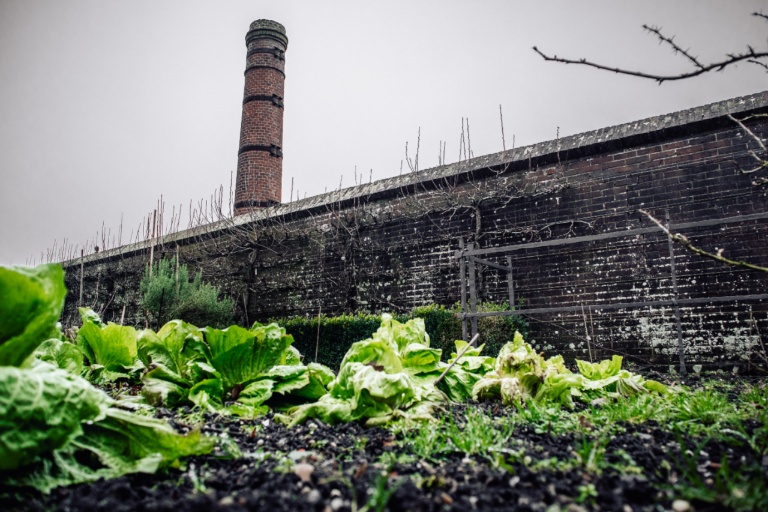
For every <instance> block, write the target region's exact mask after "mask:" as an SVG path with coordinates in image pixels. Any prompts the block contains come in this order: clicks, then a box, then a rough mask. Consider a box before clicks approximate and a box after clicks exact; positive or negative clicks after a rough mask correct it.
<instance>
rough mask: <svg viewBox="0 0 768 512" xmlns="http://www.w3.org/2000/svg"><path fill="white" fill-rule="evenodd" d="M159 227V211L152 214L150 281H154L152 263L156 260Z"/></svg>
mask: <svg viewBox="0 0 768 512" xmlns="http://www.w3.org/2000/svg"><path fill="white" fill-rule="evenodd" d="M156 225H157V210H155V213H153V214H152V238H150V240H149V244H150V245H149V279H150V280H151V279H152V263H153V261H154V259H155V226H156Z"/></svg>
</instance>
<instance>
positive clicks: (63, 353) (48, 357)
mask: <svg viewBox="0 0 768 512" xmlns="http://www.w3.org/2000/svg"><path fill="white" fill-rule="evenodd" d="M34 355H35V357H36V358H37V359H39V360H40V361H44V362H46V363H49V364H52V365H53V366H55V367H57V368H61V369H62V370H66V371H68V372H69V373H72V374H75V375H80V373H81V372H82V371H83V352H82V350H80V349H79V348H78V346H77V345H75V344H73V343H69V342H68V341H63V340H60V339H57V338H51V339H49V340H45V341H44V342H42V343H41V344H40V346H38V347H37V349H36V350H35V352H34Z"/></svg>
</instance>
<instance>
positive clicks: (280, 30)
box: [245, 20, 288, 48]
mask: <svg viewBox="0 0 768 512" xmlns="http://www.w3.org/2000/svg"><path fill="white" fill-rule="evenodd" d="M252 39H274V40H275V41H277V42H279V43H282V44H283V45H284V46H285V47H286V48H287V47H288V36H286V35H285V27H284V26H282V25H281V24H280V23H278V22H276V21H272V20H256V21H254V22H253V23H251V26H250V28H249V30H248V33H247V34H246V35H245V44H246V45H247V44H248V43H250V42H251V40H252Z"/></svg>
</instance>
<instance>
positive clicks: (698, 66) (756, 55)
mask: <svg viewBox="0 0 768 512" xmlns="http://www.w3.org/2000/svg"><path fill="white" fill-rule="evenodd" d="M752 15H753V16H756V17H759V18H763V19H765V20H768V15H765V14H763V13H758V12H754V13H752ZM643 28H644V29H645V30H646V31H647V32H649V33H651V34H653V35H655V36H656V37H657V38H658V39H659V43H660V44H664V45H666V46H669V47H670V48H672V51H673V52H674V53H675V54H679V55H682V56H683V57H684V58H685V59H686V60H688V61H689V62H690V63H691V64H692V65H693V67H694V69H693V70H692V71H688V72H683V73H679V74H676V75H664V74H654V73H649V72H645V71H632V70H629V69H626V68H622V67H618V66H607V65H604V64H599V63H597V62H592V61H590V60H587V59H586V58H581V59H566V58H563V57H558V56H557V55H548V54H546V53H544V52H542V51H541V50H539V49H538V47H536V46H534V47H533V51H535V52H536V53H538V54H539V55H540V56H541V57H542V58H543V59H544V60H546V61H552V62H560V63H562V64H580V65H582V66H588V67H592V68H595V69H601V70H604V71H612V72H614V73H618V74H620V75H629V76H636V77H639V78H647V79H650V80H655V81H656V82H658V83H663V82H670V81H674V80H685V79H687V78H693V77H696V76H699V75H702V74H704V73H708V72H710V71H722V70H723V69H725V68H726V67H728V66H731V65H733V64H736V63H738V62H741V61H747V62H750V63H752V64H758V65H760V66H762V67H764V68H766V70H767V71H768V64H766V63H765V62H763V61H762V60H761V59H768V51H760V52H758V51H755V49H754V48H752V47H751V46H749V45H747V49H746V51H742V52H738V53H727V54H726V58H725V59H723V60H720V61H717V62H711V63H709V64H703V63H702V62H701V61H700V60H699V58H698V57H696V56H694V55H693V54H691V52H690V49H683V48H682V47H681V46H679V45H678V44H677V43H676V42H675V41H674V39H675V38H674V36H673V37H667V36H665V35H664V34H662V33H661V28H659V27H654V26H650V25H643Z"/></svg>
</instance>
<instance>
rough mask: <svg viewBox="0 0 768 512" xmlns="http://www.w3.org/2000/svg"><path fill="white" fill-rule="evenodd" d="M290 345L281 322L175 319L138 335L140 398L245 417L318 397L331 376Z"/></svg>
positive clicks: (329, 371)
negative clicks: (217, 325) (199, 323)
mask: <svg viewBox="0 0 768 512" xmlns="http://www.w3.org/2000/svg"><path fill="white" fill-rule="evenodd" d="M292 342H293V338H292V337H291V336H290V335H287V334H286V333H285V329H283V328H281V327H280V326H278V325H277V324H270V325H262V324H260V323H258V322H257V323H255V324H254V325H253V327H251V329H244V328H242V327H238V326H230V327H228V328H226V329H221V330H220V329H214V328H211V327H206V328H205V329H198V328H197V327H195V326H193V325H190V324H187V323H185V322H182V321H179V320H173V321H171V322H168V323H167V324H166V325H164V326H163V327H162V328H161V329H160V331H158V332H157V334H155V333H154V332H152V331H149V330H145V331H142V332H141V333H140V334H139V357H140V359H141V360H142V362H143V363H144V364H145V365H146V366H147V368H148V371H147V373H145V374H144V376H143V378H142V381H143V383H144V387H143V389H142V394H143V395H144V396H145V398H146V399H147V401H148V402H149V403H151V404H154V405H159V404H163V405H166V406H173V405H176V404H178V403H181V402H184V401H189V402H191V403H193V404H195V405H196V406H197V407H199V408H201V409H204V410H210V411H220V412H222V411H224V412H229V413H232V414H238V415H245V416H247V417H255V416H257V415H259V414H264V413H265V412H266V411H268V407H266V406H264V405H263V404H264V403H265V402H269V404H268V405H269V406H272V407H277V408H283V407H289V406H293V405H296V404H297V403H304V402H306V401H308V400H314V399H317V398H319V397H320V396H322V395H323V394H325V393H326V385H327V384H328V383H329V382H330V381H331V380H333V377H334V375H333V372H331V370H330V369H328V368H327V367H325V366H322V365H318V364H310V365H309V366H304V365H302V364H301V354H299V352H298V351H297V350H296V349H294V348H293V347H291V346H290V345H291V343H292ZM235 400H236V401H237V402H236V403H235V404H232V403H231V402H232V401H235Z"/></svg>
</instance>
